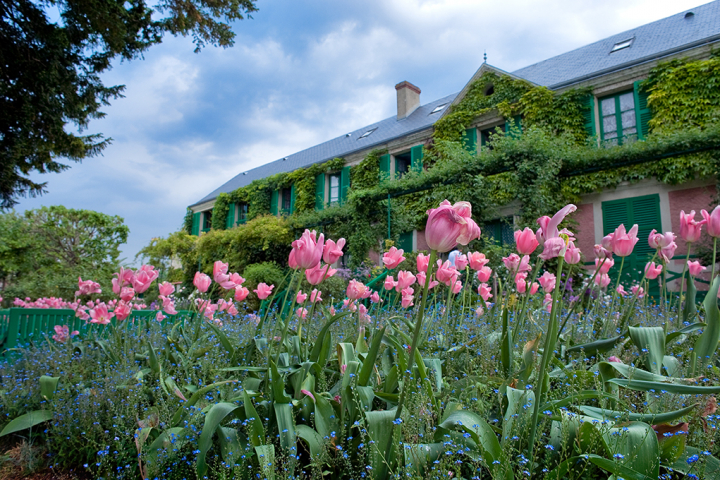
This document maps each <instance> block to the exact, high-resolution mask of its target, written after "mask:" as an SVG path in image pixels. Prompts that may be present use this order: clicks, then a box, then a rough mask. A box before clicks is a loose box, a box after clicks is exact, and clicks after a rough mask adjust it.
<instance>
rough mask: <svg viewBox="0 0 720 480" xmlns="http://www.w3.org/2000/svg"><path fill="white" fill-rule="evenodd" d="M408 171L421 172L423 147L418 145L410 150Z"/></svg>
mask: <svg viewBox="0 0 720 480" xmlns="http://www.w3.org/2000/svg"><path fill="white" fill-rule="evenodd" d="M410 169H411V170H412V171H413V172H422V170H423V146H422V145H418V146H415V147H412V148H411V149H410Z"/></svg>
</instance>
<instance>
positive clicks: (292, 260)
mask: <svg viewBox="0 0 720 480" xmlns="http://www.w3.org/2000/svg"><path fill="white" fill-rule="evenodd" d="M288 267H290V268H292V269H293V270H297V269H298V268H300V265H298V263H297V260H295V249H294V248H293V249H292V250H290V255H289V256H288Z"/></svg>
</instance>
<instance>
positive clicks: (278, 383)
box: [270, 359, 291, 403]
mask: <svg viewBox="0 0 720 480" xmlns="http://www.w3.org/2000/svg"><path fill="white" fill-rule="evenodd" d="M270 375H271V377H270V385H271V387H272V391H273V398H274V399H275V402H276V403H290V401H291V399H290V397H289V396H288V394H287V393H285V381H284V380H283V378H282V376H281V375H280V373H279V372H278V369H277V367H276V366H275V362H273V361H272V359H270Z"/></svg>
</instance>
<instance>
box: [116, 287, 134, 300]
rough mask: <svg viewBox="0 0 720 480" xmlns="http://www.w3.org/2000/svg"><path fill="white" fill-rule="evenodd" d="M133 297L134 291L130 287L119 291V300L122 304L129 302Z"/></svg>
mask: <svg viewBox="0 0 720 480" xmlns="http://www.w3.org/2000/svg"><path fill="white" fill-rule="evenodd" d="M134 296H135V290H133V289H132V288H130V287H123V288H122V290H120V299H121V300H122V301H123V302H129V301H130V300H132V299H133V297H134Z"/></svg>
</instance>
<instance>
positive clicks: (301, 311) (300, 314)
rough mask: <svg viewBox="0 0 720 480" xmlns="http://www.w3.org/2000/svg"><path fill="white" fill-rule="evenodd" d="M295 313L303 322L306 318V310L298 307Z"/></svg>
mask: <svg viewBox="0 0 720 480" xmlns="http://www.w3.org/2000/svg"><path fill="white" fill-rule="evenodd" d="M295 313H296V314H297V316H298V317H300V318H301V319H303V320H305V318H306V317H307V314H308V311H307V309H305V308H302V307H300V308H298V309H297V312H295Z"/></svg>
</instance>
